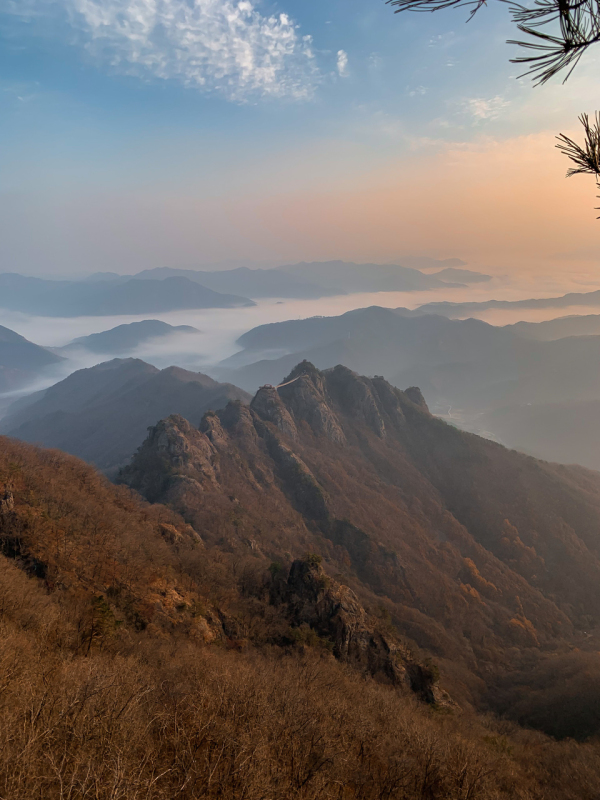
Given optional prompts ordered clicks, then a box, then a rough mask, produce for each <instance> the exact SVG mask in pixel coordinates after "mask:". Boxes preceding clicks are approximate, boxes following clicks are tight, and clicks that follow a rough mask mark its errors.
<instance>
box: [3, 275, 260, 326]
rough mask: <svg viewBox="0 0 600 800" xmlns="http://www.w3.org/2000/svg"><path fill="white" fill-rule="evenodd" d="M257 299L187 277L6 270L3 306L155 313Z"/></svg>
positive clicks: (31, 310)
mask: <svg viewBox="0 0 600 800" xmlns="http://www.w3.org/2000/svg"><path fill="white" fill-rule="evenodd" d="M251 305H254V303H253V302H252V300H249V299H248V298H246V297H239V296H237V295H230V294H221V293H219V292H214V291H213V290H212V289H208V288H206V287H204V286H201V285H200V284H198V283H194V282H193V281H190V280H187V279H186V278H181V277H173V278H167V279H166V280H164V281H152V280H132V279H129V280H125V281H123V280H100V281H93V280H92V281H90V280H82V281H52V280H44V279H42V278H26V277H24V276H22V275H17V274H16V273H2V274H0V307H2V308H5V309H9V310H12V311H22V312H25V313H27V314H38V315H41V316H50V317H52V316H64V317H76V316H103V315H107V316H110V315H118V314H149V313H159V312H165V311H177V310H179V309H192V308H235V307H237V306H251Z"/></svg>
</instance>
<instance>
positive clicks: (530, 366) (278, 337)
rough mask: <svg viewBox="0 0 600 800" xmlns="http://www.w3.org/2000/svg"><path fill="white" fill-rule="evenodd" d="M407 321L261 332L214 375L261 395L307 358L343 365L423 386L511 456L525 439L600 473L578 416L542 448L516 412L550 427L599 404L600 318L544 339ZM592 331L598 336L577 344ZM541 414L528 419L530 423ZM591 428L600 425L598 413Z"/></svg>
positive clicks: (383, 315)
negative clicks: (564, 409)
mask: <svg viewBox="0 0 600 800" xmlns="http://www.w3.org/2000/svg"><path fill="white" fill-rule="evenodd" d="M400 312H401V313H397V310H394V309H385V308H380V307H377V306H375V307H371V308H365V309H357V310H355V311H350V312H347V313H346V314H342V315H340V316H337V317H321V318H313V319H304V320H288V321H286V322H282V323H273V324H268V325H261V326H258V327H257V328H254V329H252V330H251V331H248V332H247V333H245V334H244V335H243V336H241V337H240V339H239V340H238V341H239V344H240V345H241V346H242V348H243V349H242V350H241V351H240V352H238V353H236V354H235V355H234V356H232V357H230V358H228V359H226V360H225V361H223V362H221V364H220V365H219V367H218V368H215V369H213V370H212V374H214V375H215V376H217V377H219V378H220V379H221V380H229V381H231V382H233V383H235V384H236V385H238V386H242V387H243V388H245V389H246V390H248V391H253V390H256V388H257V387H258V386H260V385H262V384H265V383H275V382H276V381H277V380H278V378H279V376H280V375H281V374H284V373H286V372H289V371H290V370H291V369H292V368H293V366H294V364H295V363H297V362H298V361H299V360H301V359H308V360H310V361H311V362H313V363H314V364H315V365H316V366H317V367H318V368H320V369H326V368H330V367H332V366H333V365H335V364H340V363H341V364H344V365H346V366H348V367H349V368H351V369H354V370H355V371H357V372H359V373H367V374H370V375H374V374H375V375H377V374H379V375H383V376H384V377H385V378H387V379H388V380H389V381H391V382H392V383H393V384H394V385H395V386H406V385H410V384H416V385H419V386H421V388H422V390H423V392H424V393H425V394H426V396H427V397H428V398H429V403H430V406H431V408H432V409H433V410H434V411H435V413H438V414H443V415H446V417H447V419H448V420H449V421H454V422H455V423H456V424H458V425H462V426H465V427H466V428H467V429H469V430H472V431H474V432H478V431H480V432H482V433H483V434H484V435H488V436H489V435H493V436H495V437H497V438H499V439H500V440H501V441H503V442H506V444H510V445H511V446H512V447H519V442H520V441H521V438H520V437H521V435H523V447H524V448H525V449H526V450H527V451H528V452H531V453H533V454H536V455H538V456H543V457H545V458H548V459H551V460H557V461H565V460H567V461H568V462H570V461H571V460H572V455H573V453H581V454H584V453H585V458H583V456H582V463H584V464H585V465H586V466H589V467H593V468H600V451H599V453H598V455H597V456H596V457H593V450H592V448H590V446H589V442H590V441H594V440H595V439H594V435H593V434H590V437H586V435H585V426H584V425H582V424H580V425H575V426H573V425H569V426H568V427H563V425H564V426H567V419H568V418H569V415H567V414H565V417H564V420H561V416H560V414H558V413H557V414H556V415H554V417H553V419H554V422H555V427H553V426H550V425H546V426H544V435H543V436H542V434H541V429H540V435H539V436H538V438H537V441H538V442H539V443H540V445H541V444H542V442H543V447H539V448H535V447H532V446H531V442H532V440H531V439H528V438H527V437H526V436H524V434H525V427H524V425H523V424H521V423H518V422H517V420H518V419H522V418H523V417H524V415H525V412H524V411H519V412H517V411H516V410H514V411H511V410H510V409H518V408H521V407H525V406H528V407H530V408H531V407H536V406H538V405H539V406H540V412H539V416H538V417H537V419H539V420H540V421H541V420H542V419H546V418H548V415H547V414H546V413H545V412H544V411H543V410H542V408H541V406H542V405H544V406H545V405H548V404H551V403H554V404H568V405H569V407H572V413H576V408H577V407H578V406H577V404H578V403H591V402H593V401H595V400H600V335H598V332H600V316H599V317H588V318H582V319H580V318H564V319H557V320H552V321H550V322H545V323H539V330H538V323H518V324H517V325H509V326H505V327H496V326H492V325H489V324H488V323H486V322H482V321H480V320H476V319H472V318H471V319H465V320H460V319H449V318H448V317H445V316H437V315H431V314H417V315H413V314H409V315H406V314H404V310H403V309H400ZM584 331H585V332H587V333H588V334H591V333H593V332H594V331H596V335H580V336H573V335H572V334H573V333H576V332H584ZM586 408H591V407H590V406H586ZM502 409H505V411H502V412H501V410H502ZM496 411H497V412H498V413H497V414H496V413H495V412H496ZM533 415H534V412H533V410H530V411H528V412H527V416H528V418H532V419H533ZM586 419H587V420H588V421H589V422H590V424H591V417H590V415H589V414H586ZM511 420H512V421H514V425H515V429H514V431H513V432H512V433H511V432H510V421H511ZM540 425H541V422H540ZM567 430H569V431H570V432H571V434H572V441H571V443H570V446H569V447H566V446H565V442H566V432H567ZM526 442H529V445H527V444H526Z"/></svg>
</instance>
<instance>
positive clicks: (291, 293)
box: [134, 259, 490, 299]
mask: <svg viewBox="0 0 600 800" xmlns="http://www.w3.org/2000/svg"><path fill="white" fill-rule="evenodd" d="M409 260H411V259H409ZM447 261H448V266H446V267H444V269H442V270H441V271H439V272H437V273H434V274H425V273H423V272H421V271H420V270H419V268H418V267H417V268H413V267H412V266H401V265H399V264H355V263H353V262H348V261H315V262H301V263H299V264H286V265H283V266H281V267H277V268H275V269H249V268H247V267H238V268H237V269H230V270H219V271H200V270H186V269H174V268H172V267H158V268H156V269H149V270H144V271H143V272H140V273H138V274H137V275H135V276H134V277H135V278H137V279H151V280H157V279H164V278H168V277H172V276H181V277H185V278H188V279H189V280H192V281H197V282H198V283H201V284H202V285H203V286H207V287H209V288H210V289H214V290H215V291H218V292H236V293H237V292H240V293H242V294H244V295H247V296H248V297H252V298H255V299H256V298H260V297H286V298H307V299H314V298H318V297H328V296H330V295H337V294H352V293H355V292H388V291H399V292H411V291H417V290H427V289H440V288H447V287H448V286H449V285H452V286H456V285H464V284H466V283H474V282H479V281H487V280H490V276H489V275H482V274H481V273H479V272H472V271H470V270H462V269H458V268H457V266H455V265H454V264H455V262H456V264H457V265H460V264H462V263H463V262H461V261H460V260H459V259H448V260H447ZM416 263H422V265H423V266H424V267H426V266H431V265H432V264H433V265H434V266H443V265H444V264H445V263H446V262H436V261H434V260H433V259H422V260H421V261H419V260H418V259H417V262H416Z"/></svg>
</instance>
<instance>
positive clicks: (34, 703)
mask: <svg viewBox="0 0 600 800" xmlns="http://www.w3.org/2000/svg"><path fill="white" fill-rule="evenodd" d="M209 538H210V537H207V541H203V540H202V537H200V536H199V535H198V532H197V531H195V530H194V529H192V528H191V527H190V526H189V525H188V524H187V523H185V522H184V521H183V520H182V519H181V518H180V517H178V515H177V514H176V513H175V512H173V511H172V510H169V509H167V508H165V507H164V506H160V505H154V506H149V505H147V504H144V503H143V502H141V501H140V500H138V499H136V498H135V496H133V495H131V494H130V493H129V492H128V491H127V490H126V489H124V488H116V487H113V486H111V485H109V484H108V483H106V482H105V481H104V479H102V478H101V477H100V476H99V475H98V474H97V473H95V472H94V471H93V469H92V468H91V467H89V466H87V465H85V464H83V463H82V462H80V461H78V460H77V459H75V458H73V457H69V456H65V455H64V454H61V453H58V452H57V451H43V450H38V449H36V448H34V447H32V446H30V445H26V444H19V443H17V442H14V441H10V440H7V439H0V542H1V545H2V553H1V554H0V633H1V635H0V718H1V719H2V725H1V726H0V796H2V797H4V798H10V800H32V798H40V800H41V798H44V800H55V798H56V800H58V799H59V798H61V799H62V798H65V797H71V798H85V797H90V798H97V799H98V800H109V798H115V797H119V798H123V800H134V798H140V797H143V798H152V799H153V800H167V799H168V800H172V798H174V797H180V798H183V799H184V800H192V799H194V800H195V799H196V798H228V799H231V800H234V798H241V797H243V798H247V800H261V799H264V798H266V797H270V798H275V799H276V800H284V798H291V797H294V798H302V800H317V798H324V797H328V798H339V799H340V800H342V798H356V799H357V800H358V799H359V798H360V800H376V799H380V798H390V800H401V799H402V800H413V798H414V800H417V798H430V799H431V800H438V799H439V800H442V798H444V800H446V799H447V798H456V800H459V799H464V798H469V799H470V800H499V799H500V798H518V799H522V800H538V798H539V799H540V800H542V798H543V799H544V800H545V799H546V798H548V800H550V798H552V799H553V800H554V798H564V800H575V798H577V800H582V799H583V800H588V799H589V800H592V798H594V797H596V796H597V786H598V781H599V780H600V749H599V748H598V745H597V744H591V743H589V744H576V743H575V742H573V741H564V742H557V741H554V740H552V739H550V738H548V737H546V736H544V735H543V734H539V733H532V732H527V731H525V730H523V729H520V728H518V727H517V726H516V725H514V724H511V723H507V722H496V721H494V719H493V718H491V717H485V718H483V717H482V718H480V717H477V716H476V715H474V714H473V713H471V712H470V711H469V710H468V709H463V710H461V709H459V708H458V707H457V706H456V704H454V703H452V702H451V701H444V700H442V701H441V704H440V703H439V702H438V701H436V699H435V698H429V702H425V701H424V700H423V699H420V698H421V696H420V695H419V692H418V691H415V689H416V688H418V687H416V686H414V685H411V682H410V681H408V682H407V681H406V680H405V679H404V678H405V676H406V673H407V672H408V673H411V672H412V674H413V675H416V674H421V675H424V674H425V673H426V671H427V665H424V664H419V663H418V661H416V660H415V659H414V657H413V655H411V653H410V651H409V650H408V649H407V648H406V646H405V645H402V644H401V643H400V642H399V641H398V639H397V635H396V634H395V633H394V631H393V629H392V627H391V626H390V624H389V620H387V619H385V620H383V621H380V623H378V621H377V620H376V619H375V617H374V615H373V614H371V613H369V612H368V611H367V610H365V609H364V608H363V607H362V606H361V605H360V603H359V602H358V599H357V597H356V595H355V594H354V593H353V592H352V591H351V590H350V589H349V588H348V587H344V586H342V585H340V584H339V583H338V582H337V581H336V580H333V579H332V578H331V577H329V576H328V575H327V574H326V573H325V572H324V571H323V568H322V566H321V565H320V564H319V563H318V562H319V558H318V557H317V556H315V555H313V556H310V557H307V558H303V559H298V560H296V561H294V562H293V563H292V564H291V567H290V569H289V570H287V569H284V568H283V567H281V566H278V565H273V564H271V565H270V569H265V560H264V558H262V557H261V556H260V555H258V554H257V552H256V550H252V549H249V551H248V557H247V558H245V559H241V558H240V556H239V554H237V553H227V552H226V548H219V547H216V546H211V545H210V543H209V541H208V539H209ZM311 626H312V627H311ZM375 655H376V656H377V658H374V657H373V656H375ZM381 667H383V669H382V668H381ZM430 671H431V670H430ZM427 699H428V698H425V700H427Z"/></svg>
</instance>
